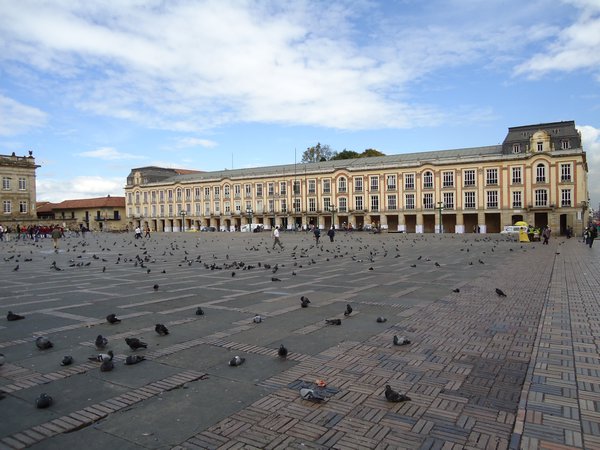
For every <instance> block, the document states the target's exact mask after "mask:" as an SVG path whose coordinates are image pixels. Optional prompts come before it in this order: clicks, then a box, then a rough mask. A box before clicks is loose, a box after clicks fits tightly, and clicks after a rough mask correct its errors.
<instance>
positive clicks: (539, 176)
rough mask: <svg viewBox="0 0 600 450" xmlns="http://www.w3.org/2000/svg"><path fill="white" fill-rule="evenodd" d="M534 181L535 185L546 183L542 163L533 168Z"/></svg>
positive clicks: (544, 167) (544, 169)
mask: <svg viewBox="0 0 600 450" xmlns="http://www.w3.org/2000/svg"><path fill="white" fill-rule="evenodd" d="M535 181H536V183H545V182H546V166H545V165H544V164H542V163H539V164H538V165H537V166H536V167H535Z"/></svg>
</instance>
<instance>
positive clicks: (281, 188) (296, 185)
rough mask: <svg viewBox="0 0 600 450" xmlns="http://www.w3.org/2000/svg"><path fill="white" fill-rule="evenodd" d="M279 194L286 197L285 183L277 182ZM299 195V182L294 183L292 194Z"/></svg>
mask: <svg viewBox="0 0 600 450" xmlns="http://www.w3.org/2000/svg"><path fill="white" fill-rule="evenodd" d="M279 193H280V194H281V195H286V194H287V183H286V182H285V181H280V182H279ZM299 193H300V182H299V181H294V194H296V195H297V194H299Z"/></svg>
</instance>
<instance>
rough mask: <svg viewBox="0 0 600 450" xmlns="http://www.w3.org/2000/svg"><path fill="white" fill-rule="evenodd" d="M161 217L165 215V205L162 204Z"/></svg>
mask: <svg viewBox="0 0 600 450" xmlns="http://www.w3.org/2000/svg"><path fill="white" fill-rule="evenodd" d="M129 215H131V213H130V214H129ZM160 217H165V205H160Z"/></svg>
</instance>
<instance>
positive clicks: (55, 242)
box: [51, 225, 62, 253]
mask: <svg viewBox="0 0 600 450" xmlns="http://www.w3.org/2000/svg"><path fill="white" fill-rule="evenodd" d="M51 236H52V245H53V246H54V253H58V240H59V239H60V238H61V236H62V231H61V230H60V227H59V226H58V225H55V226H54V228H53V229H52V234H51Z"/></svg>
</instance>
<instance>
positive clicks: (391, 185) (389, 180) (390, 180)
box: [386, 175, 396, 191]
mask: <svg viewBox="0 0 600 450" xmlns="http://www.w3.org/2000/svg"><path fill="white" fill-rule="evenodd" d="M386 184H387V189H388V191H395V190H396V175H388V176H387V177H386Z"/></svg>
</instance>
